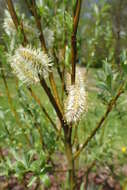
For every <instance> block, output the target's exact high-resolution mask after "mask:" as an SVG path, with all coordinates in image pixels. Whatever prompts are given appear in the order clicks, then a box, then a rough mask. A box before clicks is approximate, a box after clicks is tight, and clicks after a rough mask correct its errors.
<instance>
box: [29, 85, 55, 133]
mask: <svg viewBox="0 0 127 190" xmlns="http://www.w3.org/2000/svg"><path fill="white" fill-rule="evenodd" d="M28 90H29V92H30V94H31V96H32V97H33V98H34V100H35V101H36V102H37V103H38V105H39V106H40V107H41V109H42V111H43V113H44V114H45V116H46V117H47V118H48V120H49V121H50V123H51V124H52V125H53V127H54V128H55V130H58V129H57V127H56V125H55V123H54V121H53V120H52V118H51V117H50V116H49V114H48V112H47V111H46V109H45V108H44V106H43V105H42V103H41V101H40V99H39V98H38V97H37V96H36V94H35V93H34V92H33V90H32V88H30V87H28Z"/></svg>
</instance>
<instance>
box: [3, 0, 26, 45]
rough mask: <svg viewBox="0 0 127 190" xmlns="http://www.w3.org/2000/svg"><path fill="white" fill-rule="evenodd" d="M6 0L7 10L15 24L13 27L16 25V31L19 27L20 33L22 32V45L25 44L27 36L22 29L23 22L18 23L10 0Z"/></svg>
mask: <svg viewBox="0 0 127 190" xmlns="http://www.w3.org/2000/svg"><path fill="white" fill-rule="evenodd" d="M6 2H7V5H8V10H9V12H10V15H11V17H12V20H13V22H14V24H15V27H16V29H17V31H18V30H19V27H20V29H21V33H22V34H23V38H24V39H23V45H26V44H27V42H28V41H27V38H26V36H25V33H24V30H23V24H22V22H21V23H19V20H18V17H17V14H16V12H15V9H14V6H13V3H12V0H6Z"/></svg>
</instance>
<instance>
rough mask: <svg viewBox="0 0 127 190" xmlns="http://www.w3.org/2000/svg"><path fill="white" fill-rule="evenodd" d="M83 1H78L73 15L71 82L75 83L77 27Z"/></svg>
mask: <svg viewBox="0 0 127 190" xmlns="http://www.w3.org/2000/svg"><path fill="white" fill-rule="evenodd" d="M81 3H82V0H77V1H76V7H75V11H74V17H73V32H72V37H71V59H72V60H71V64H72V73H71V83H72V84H74V83H75V73H76V57H77V39H76V35H77V29H78V23H79V17H80V11H81Z"/></svg>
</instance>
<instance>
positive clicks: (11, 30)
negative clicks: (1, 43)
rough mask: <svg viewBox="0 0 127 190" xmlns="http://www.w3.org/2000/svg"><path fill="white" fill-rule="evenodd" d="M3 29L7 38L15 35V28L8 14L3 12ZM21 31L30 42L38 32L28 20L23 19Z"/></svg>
mask: <svg viewBox="0 0 127 190" xmlns="http://www.w3.org/2000/svg"><path fill="white" fill-rule="evenodd" d="M3 28H4V31H5V32H6V34H7V35H8V36H10V37H11V38H12V36H14V35H15V34H16V27H15V24H14V22H13V20H12V18H11V15H10V13H9V12H8V11H7V10H5V17H4V22H3ZM23 29H24V32H25V34H26V35H27V38H28V39H29V40H30V39H31V38H33V37H37V36H39V32H38V30H37V29H36V27H33V26H32V25H31V24H30V23H29V22H28V20H24V19H23Z"/></svg>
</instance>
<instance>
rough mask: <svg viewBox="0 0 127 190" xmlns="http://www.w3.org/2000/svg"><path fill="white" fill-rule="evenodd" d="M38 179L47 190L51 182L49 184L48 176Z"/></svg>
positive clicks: (41, 176)
mask: <svg viewBox="0 0 127 190" xmlns="http://www.w3.org/2000/svg"><path fill="white" fill-rule="evenodd" d="M40 179H41V180H42V182H43V184H44V186H45V187H47V188H48V187H50V185H51V182H50V179H49V176H48V175H47V174H45V175H40Z"/></svg>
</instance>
